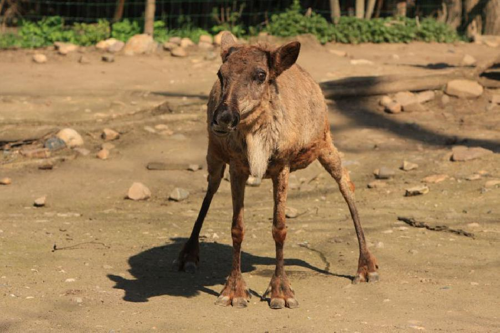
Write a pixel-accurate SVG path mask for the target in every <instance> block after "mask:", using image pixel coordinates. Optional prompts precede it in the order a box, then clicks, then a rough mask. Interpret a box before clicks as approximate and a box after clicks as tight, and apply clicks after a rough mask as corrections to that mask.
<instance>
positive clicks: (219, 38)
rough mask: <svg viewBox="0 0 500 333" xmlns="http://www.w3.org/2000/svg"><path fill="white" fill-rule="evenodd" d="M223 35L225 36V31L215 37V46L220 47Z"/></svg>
mask: <svg viewBox="0 0 500 333" xmlns="http://www.w3.org/2000/svg"><path fill="white" fill-rule="evenodd" d="M223 34H224V31H221V32H219V33H218V34H217V35H215V36H214V44H215V45H219V46H220V44H221V41H222V35H223Z"/></svg>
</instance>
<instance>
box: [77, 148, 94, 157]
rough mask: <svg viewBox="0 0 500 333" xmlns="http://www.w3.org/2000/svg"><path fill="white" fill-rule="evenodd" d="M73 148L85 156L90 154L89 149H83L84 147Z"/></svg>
mask: <svg viewBox="0 0 500 333" xmlns="http://www.w3.org/2000/svg"><path fill="white" fill-rule="evenodd" d="M73 150H74V151H76V152H77V153H78V154H80V155H82V156H87V155H88V154H90V150H88V149H85V148H75V149H73Z"/></svg>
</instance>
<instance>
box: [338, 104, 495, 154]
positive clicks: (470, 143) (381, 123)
mask: <svg viewBox="0 0 500 333" xmlns="http://www.w3.org/2000/svg"><path fill="white" fill-rule="evenodd" d="M336 105H337V107H336V110H338V111H339V112H340V113H342V114H343V115H345V116H347V117H348V118H351V119H352V120H354V121H355V122H356V124H358V125H359V126H363V127H367V128H376V129H384V130H386V131H388V132H392V133H394V134H396V135H398V136H400V137H402V138H406V139H410V140H414V141H417V142H422V143H424V144H427V145H433V146H447V145H455V144H460V145H464V146H467V147H483V148H486V149H490V150H492V151H494V152H496V153H499V152H500V142H498V141H492V140H485V139H472V138H461V139H459V138H457V137H456V136H450V135H444V134H440V133H435V132H433V131H431V130H429V129H426V128H424V127H421V126H419V125H418V124H416V123H411V124H408V123H400V122H398V121H397V120H396V119H392V118H391V117H387V116H386V115H385V114H381V113H379V112H376V111H374V110H372V109H371V108H370V107H369V106H367V104H366V102H365V101H363V99H348V100H347V99H342V100H338V101H337V103H336ZM330 130H331V131H334V130H335V127H334V126H331V127H330ZM459 134H460V132H459V131H458V129H457V135H459Z"/></svg>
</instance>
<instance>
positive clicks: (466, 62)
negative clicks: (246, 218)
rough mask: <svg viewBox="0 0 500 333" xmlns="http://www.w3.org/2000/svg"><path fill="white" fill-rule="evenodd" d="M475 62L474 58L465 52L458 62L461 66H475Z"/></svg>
mask: <svg viewBox="0 0 500 333" xmlns="http://www.w3.org/2000/svg"><path fill="white" fill-rule="evenodd" d="M476 63H477V60H476V58H474V57H473V56H471V55H470V54H466V55H464V57H463V58H462V61H461V62H460V65H461V66H463V67H471V66H475V65H476Z"/></svg>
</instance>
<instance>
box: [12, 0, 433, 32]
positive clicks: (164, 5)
mask: <svg viewBox="0 0 500 333" xmlns="http://www.w3.org/2000/svg"><path fill="white" fill-rule="evenodd" d="M380 1H381V0H378V1H377V2H380ZM145 2H146V1H145V0H125V3H124V8H123V16H122V18H123V19H132V20H140V19H142V18H143V15H144V8H145ZM292 2H293V0H253V1H252V0H237V1H227V0H215V1H210V0H156V14H155V16H156V19H157V20H162V21H164V22H165V23H166V24H167V26H168V27H169V28H177V27H179V25H182V24H185V23H186V21H189V22H191V24H192V25H194V26H198V27H202V28H209V27H211V26H212V25H213V24H214V23H215V20H214V13H217V15H219V16H220V15H221V11H223V12H224V15H226V14H227V9H228V8H229V9H230V12H240V11H241V16H240V21H241V22H242V23H243V24H244V25H246V26H255V25H259V24H262V23H263V22H265V21H266V20H267V19H268V18H269V17H270V16H271V15H272V14H274V13H279V12H283V11H284V10H285V9H286V8H288V7H290V5H291V4H292ZM395 2H396V0H385V1H382V2H381V3H383V5H382V7H381V10H380V16H390V15H392V14H393V9H394V6H395ZM440 2H441V1H435V0H410V1H408V4H409V5H408V16H411V17H413V16H416V15H418V16H429V15H435V14H436V13H437V10H438V9H440V8H441V4H440ZM117 4H118V0H18V1H17V4H16V19H14V20H13V21H12V22H15V21H16V20H18V19H25V20H31V21H35V20H39V19H41V18H43V17H47V16H55V15H57V16H61V17H63V18H64V20H65V22H66V23H67V24H71V23H74V22H89V23H91V22H96V21H97V20H99V19H107V20H109V21H112V20H113V18H114V15H115V10H116V8H117ZM301 5H302V8H303V9H304V10H306V9H307V8H311V9H312V10H313V11H315V12H316V13H320V14H321V15H323V16H325V17H326V18H328V19H329V18H330V5H329V1H327V0H303V1H301ZM340 5H341V10H342V15H352V14H353V13H354V7H355V0H341V1H340Z"/></svg>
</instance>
